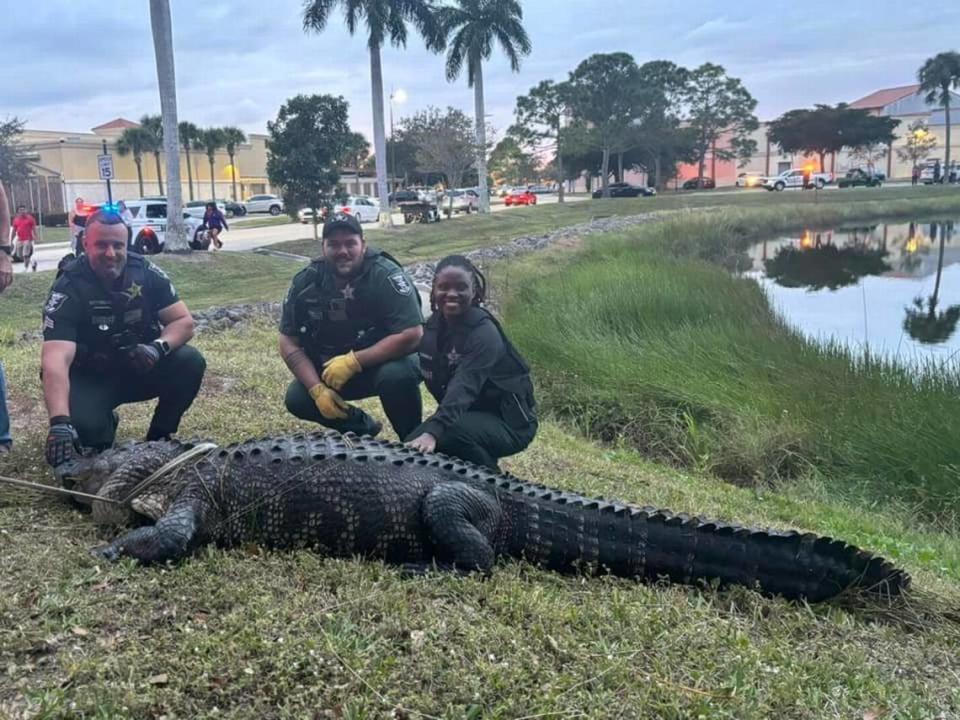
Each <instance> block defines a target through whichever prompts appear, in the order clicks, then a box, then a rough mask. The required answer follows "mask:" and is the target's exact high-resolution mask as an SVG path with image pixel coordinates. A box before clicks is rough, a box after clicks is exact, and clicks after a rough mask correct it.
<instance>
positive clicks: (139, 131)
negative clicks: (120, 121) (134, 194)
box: [117, 126, 154, 197]
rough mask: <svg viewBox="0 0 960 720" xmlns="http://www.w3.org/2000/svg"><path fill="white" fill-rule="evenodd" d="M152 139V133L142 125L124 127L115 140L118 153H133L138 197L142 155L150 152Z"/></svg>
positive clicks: (141, 173)
mask: <svg viewBox="0 0 960 720" xmlns="http://www.w3.org/2000/svg"><path fill="white" fill-rule="evenodd" d="M153 141H154V136H153V134H152V133H151V132H150V131H149V130H147V129H146V128H144V127H143V126H139V127H131V128H126V129H125V130H124V131H123V134H122V135H120V138H119V139H118V140H117V154H118V155H133V162H134V163H135V164H136V166H137V184H138V185H139V186H140V197H143V156H144V154H145V153H148V152H151V150H152V148H153Z"/></svg>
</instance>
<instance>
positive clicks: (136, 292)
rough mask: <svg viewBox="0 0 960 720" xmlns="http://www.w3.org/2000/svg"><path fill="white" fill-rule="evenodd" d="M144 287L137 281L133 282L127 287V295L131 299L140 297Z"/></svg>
mask: <svg viewBox="0 0 960 720" xmlns="http://www.w3.org/2000/svg"><path fill="white" fill-rule="evenodd" d="M142 291H143V288H142V287H140V286H139V285H137V284H136V283H131V284H130V287H129V288H127V295H129V296H130V299H131V300H132V299H133V298H137V297H140V295H141V292H142Z"/></svg>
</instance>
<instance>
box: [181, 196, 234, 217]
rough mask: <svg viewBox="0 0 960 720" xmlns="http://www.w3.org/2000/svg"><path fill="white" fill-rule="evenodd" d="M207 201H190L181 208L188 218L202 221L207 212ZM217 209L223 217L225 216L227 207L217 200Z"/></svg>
mask: <svg viewBox="0 0 960 720" xmlns="http://www.w3.org/2000/svg"><path fill="white" fill-rule="evenodd" d="M208 202H210V201H209V200H191V201H190V202H188V203H185V204H184V206H183V210H184V212H186V213H187V214H188V215H189V216H190V217H195V218H200V219H201V220H203V215H204V213H205V212H206V211H207V203H208ZM217 209H218V210H219V211H220V212H222V213H223V214H224V215H226V214H227V206H226V205H224V204H223V202H222V201H220V200H217Z"/></svg>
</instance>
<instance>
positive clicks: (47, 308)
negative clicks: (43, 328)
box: [43, 292, 67, 315]
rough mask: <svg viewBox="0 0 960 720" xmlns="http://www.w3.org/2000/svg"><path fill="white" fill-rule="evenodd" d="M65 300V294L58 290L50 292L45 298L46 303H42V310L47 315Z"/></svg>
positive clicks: (58, 307) (57, 308)
mask: <svg viewBox="0 0 960 720" xmlns="http://www.w3.org/2000/svg"><path fill="white" fill-rule="evenodd" d="M66 301H67V295H66V294H64V293H60V292H52V293H50V297H48V298H47V304H46V305H44V307H43V311H44V312H45V313H47V314H48V315H52V314H53V313H55V312H56V311H57V310H59V309H60V306H61V305H63V303H65V302H66Z"/></svg>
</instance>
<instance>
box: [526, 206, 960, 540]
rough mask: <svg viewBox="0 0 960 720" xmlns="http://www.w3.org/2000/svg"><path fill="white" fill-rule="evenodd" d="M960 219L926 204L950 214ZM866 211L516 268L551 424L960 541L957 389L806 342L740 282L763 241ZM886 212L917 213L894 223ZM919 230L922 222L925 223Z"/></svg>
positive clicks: (619, 244)
mask: <svg viewBox="0 0 960 720" xmlns="http://www.w3.org/2000/svg"><path fill="white" fill-rule="evenodd" d="M947 205H953V206H954V212H956V208H955V205H956V201H955V200H950V201H940V200H937V201H930V202H929V203H926V204H925V207H926V209H927V210H930V211H933V206H938V208H939V210H940V211H941V212H945V211H946V210H947V209H948V208H947V207H946V206H947ZM866 209H867V208H865V207H864V204H861V205H857V206H834V207H828V206H821V207H819V208H812V207H805V208H800V207H793V208H781V209H762V210H758V209H740V210H725V211H723V212H718V213H711V214H710V215H706V214H704V215H692V216H688V217H683V218H675V219H671V220H669V221H666V222H662V223H658V224H655V225H649V226H643V227H639V228H637V229H636V230H634V231H632V232H629V233H625V234H623V235H621V236H619V237H617V238H609V237H604V238H601V239H596V240H593V241H590V242H589V243H588V245H587V248H586V249H585V250H584V251H583V252H581V253H579V254H576V255H569V254H568V255H567V256H558V258H556V259H555V260H554V262H555V263H556V264H555V266H554V267H550V266H549V265H548V264H546V263H544V262H540V261H538V259H537V258H528V259H527V260H526V262H525V266H526V268H525V270H521V269H519V268H518V267H517V266H513V267H512V268H511V274H510V277H509V282H510V286H511V288H514V291H513V292H512V293H511V298H512V301H511V303H510V304H509V305H508V307H507V316H508V319H509V323H510V328H511V334H512V336H513V337H514V339H515V341H516V342H517V344H518V346H519V347H521V348H522V349H523V351H524V352H525V353H526V355H527V357H528V359H529V360H530V361H531V363H532V365H533V367H534V370H535V376H536V378H537V380H538V383H539V386H540V388H541V391H542V397H543V404H544V408H545V409H546V410H547V411H550V412H553V413H556V414H557V415H559V416H561V417H564V418H567V419H569V420H570V421H572V422H573V423H575V425H576V426H577V427H578V428H580V429H581V430H582V431H583V432H585V433H586V434H587V435H589V436H593V437H598V438H601V439H604V440H616V439H623V440H625V441H627V442H629V443H631V444H632V445H634V446H636V447H639V448H641V449H642V450H643V451H644V452H645V453H646V454H647V455H648V456H650V457H653V458H656V459H658V460H660V461H664V462H670V463H673V464H677V465H680V466H683V467H690V468H695V469H696V470H698V471H701V472H708V473H712V474H716V475H718V476H720V477H723V478H725V479H727V480H730V481H733V482H736V483H739V484H746V485H753V484H757V483H758V482H759V483H763V482H771V481H777V480H782V479H790V478H796V477H798V476H803V475H806V474H810V473H814V474H817V475H818V476H820V477H821V479H822V482H824V483H825V484H826V486H827V487H830V488H836V489H837V490H838V491H839V492H842V493H844V494H853V495H857V496H859V497H861V498H863V499H865V500H866V501H867V502H869V503H870V504H871V505H874V504H883V503H884V502H887V501H895V502H897V503H900V504H903V505H906V506H910V507H913V508H914V509H915V510H917V511H920V512H921V513H922V514H923V515H924V516H925V517H927V518H934V519H935V520H936V521H937V522H939V523H942V524H943V525H944V526H945V527H948V528H952V529H956V528H957V527H960V483H958V481H960V466H958V462H957V456H956V448H957V447H960V376H958V374H957V373H956V371H955V370H952V371H947V370H944V371H939V370H937V369H934V370H933V371H931V372H927V373H924V374H922V375H921V376H919V377H916V376H914V375H912V374H911V373H910V372H908V371H907V370H905V369H903V368H900V367H897V366H893V365H890V364H887V363H884V362H880V361H876V360H874V359H870V358H867V359H862V360H861V359H856V358H854V357H852V356H851V355H849V354H848V353H847V352H846V351H844V350H843V349H841V348H836V347H830V348H824V347H821V346H818V345H815V344H813V343H810V342H808V341H807V340H805V339H803V338H802V337H801V336H800V335H799V334H798V333H796V332H794V331H793V330H791V329H789V328H788V327H786V326H785V325H784V324H783V323H782V322H780V321H779V320H778V319H777V317H776V316H775V315H774V314H773V313H772V312H771V311H770V308H769V306H768V303H767V300H766V298H765V296H764V294H763V293H762V291H761V290H760V288H759V287H758V286H757V285H756V284H755V283H754V282H752V281H750V280H741V279H737V278H735V277H733V276H731V275H730V274H728V273H727V272H726V271H725V270H724V269H722V268H721V267H719V266H718V264H720V265H734V264H737V260H738V259H739V257H740V253H742V251H743V250H744V249H745V248H746V246H747V244H748V243H749V242H750V241H751V240H752V239H754V238H756V237H757V235H758V234H762V235H769V236H773V235H776V233H778V232H780V231H782V230H784V229H786V228H791V227H793V228H795V227H798V226H801V225H803V224H804V221H806V223H807V224H821V225H833V224H839V223H841V222H842V221H844V220H850V219H854V218H862V217H863V216H864V215H863V213H864V212H865V211H866ZM888 210H895V211H898V212H899V211H900V210H906V209H905V208H900V207H899V206H897V207H888ZM913 211H914V212H916V213H920V212H922V210H921V209H920V208H918V207H914V208H913Z"/></svg>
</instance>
